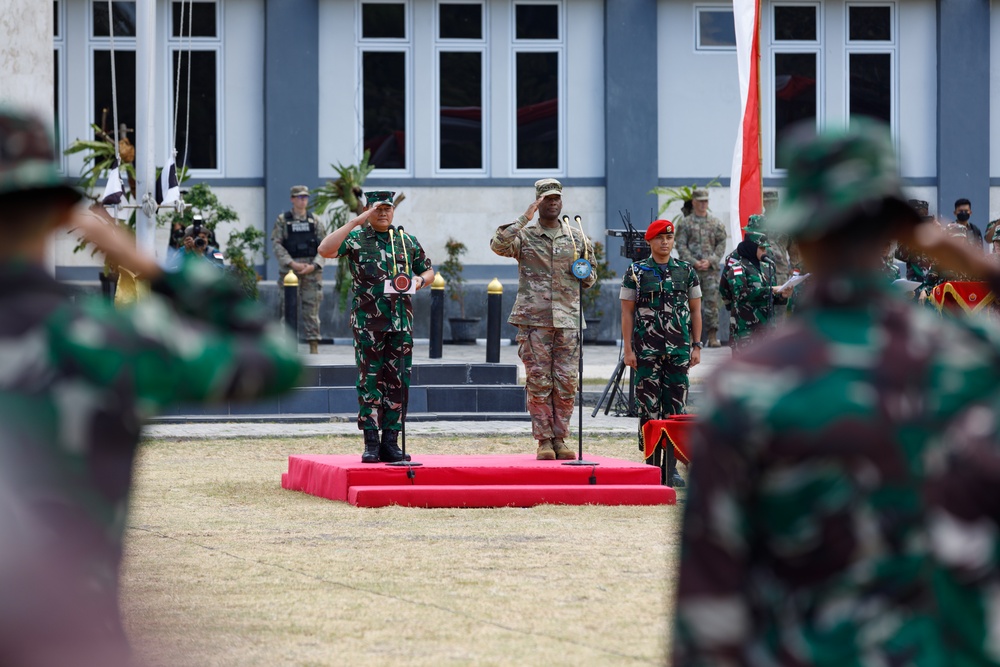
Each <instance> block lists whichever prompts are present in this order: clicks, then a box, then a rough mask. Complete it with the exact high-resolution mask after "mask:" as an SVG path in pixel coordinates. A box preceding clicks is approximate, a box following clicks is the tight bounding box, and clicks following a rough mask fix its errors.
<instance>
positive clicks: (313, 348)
mask: <svg viewBox="0 0 1000 667" xmlns="http://www.w3.org/2000/svg"><path fill="white" fill-rule="evenodd" d="M309 354H319V341H318V340H311V341H309Z"/></svg>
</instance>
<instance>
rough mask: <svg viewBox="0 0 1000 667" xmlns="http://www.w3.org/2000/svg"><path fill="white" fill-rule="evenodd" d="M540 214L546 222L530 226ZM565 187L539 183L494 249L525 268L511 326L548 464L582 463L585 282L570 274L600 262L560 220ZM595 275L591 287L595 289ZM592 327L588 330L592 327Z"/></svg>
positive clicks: (589, 281)
mask: <svg viewBox="0 0 1000 667" xmlns="http://www.w3.org/2000/svg"><path fill="white" fill-rule="evenodd" d="M536 211H537V212H538V218H539V220H538V224H537V225H530V226H529V225H528V223H529V222H530V221H531V218H532V217H533V216H534V215H535V212H536ZM560 213H562V185H561V184H560V183H559V181H557V180H556V179H554V178H543V179H541V180H539V181H537V182H536V183H535V201H534V202H532V203H531V205H530V206H528V209H527V210H526V211H525V212H524V215H520V216H518V218H517V220H515V221H514V222H511V223H508V224H506V225H502V226H500V227H498V228H497V230H496V232H495V233H494V234H493V238H492V240H491V241H490V248H491V249H492V250H493V252H495V253H496V254H498V255H500V256H501V257H513V258H514V259H516V260H517V264H518V283H517V299H516V300H515V301H514V307H513V309H512V310H511V313H510V317H509V318H508V320H507V321H508V322H510V323H511V324H513V325H514V326H516V327H517V329H518V333H517V344H518V348H517V352H518V356H520V358H521V361H522V362H524V374H525V389H526V391H527V394H528V412H529V413H530V414H531V434H532V436H533V437H534V438H535V440H537V441H538V448H537V451H536V456H537V458H538V459H540V460H554V459H556V458H559V459H574V458H576V455H575V454H574V453H573V450H572V449H571V448H570V447H568V446H567V445H566V442H565V441H566V437H567V436H568V435H569V420H570V417H571V416H572V414H573V399H574V397H575V395H576V389H577V375H578V373H579V361H580V330H579V318H580V281H579V280H577V279H576V278H575V277H574V276H573V274H572V273H571V272H570V267H571V266H572V264H573V262H574V261H575V260H576V259H577V258H579V257H584V256H585V257H587V258H590V259H592V258H593V257H594V251H593V248H592V247H591V245H590V239H588V238H587V236H586V235H585V234H584V233H583V232H582V231H581V230H577V229H573V228H572V227H570V226H569V225H568V224H566V223H564V222H563V221H561V220H560V219H559V214H560ZM596 281H597V276H596V274H595V273H594V272H592V273H591V274H590V276H588V277H587V278H586V279H584V281H583V286H584V288H590V287H591V286H593V285H594V284H595V283H596ZM586 326H587V325H586V324H584V327H586Z"/></svg>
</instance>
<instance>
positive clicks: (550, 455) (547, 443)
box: [535, 440, 556, 461]
mask: <svg viewBox="0 0 1000 667" xmlns="http://www.w3.org/2000/svg"><path fill="white" fill-rule="evenodd" d="M535 458H536V459H538V460H539V461H555V460H556V453H555V451H554V450H553V449H552V441H551V440H539V441H538V455H537V456H535Z"/></svg>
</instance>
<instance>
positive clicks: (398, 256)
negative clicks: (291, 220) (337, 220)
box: [319, 190, 434, 463]
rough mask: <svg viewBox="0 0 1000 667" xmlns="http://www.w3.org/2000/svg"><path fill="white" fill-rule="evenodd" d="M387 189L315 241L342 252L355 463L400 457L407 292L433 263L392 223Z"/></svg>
mask: <svg viewBox="0 0 1000 667" xmlns="http://www.w3.org/2000/svg"><path fill="white" fill-rule="evenodd" d="M395 196H396V193H395V192H389V191H387V190H378V191H375V192H366V193H365V205H366V208H365V210H364V212H362V213H361V215H359V216H357V217H356V218H353V219H351V220H349V221H348V222H347V223H346V224H344V226H343V227H340V228H339V229H337V230H336V231H334V232H332V233H331V234H330V235H329V236H327V237H326V238H325V239H323V242H322V243H320V246H319V252H320V254H321V255H323V257H328V258H330V259H335V258H337V257H341V256H344V257H347V259H348V264H349V266H350V269H351V280H352V283H351V284H352V286H353V288H354V300H353V303H352V304H351V329H352V330H353V332H354V359H355V363H357V366H358V381H357V383H356V385H355V388H356V389H357V392H358V428H359V429H361V431H362V432H363V433H364V438H365V450H364V453H363V454H362V455H361V462H362V463H378V462H379V461H381V462H383V463H396V462H399V461H402V460H403V452H402V450H401V449H400V448H399V446H398V445H397V444H396V443H397V441H398V439H399V432H400V431H401V430H402V429H403V419H404V418H405V415H406V407H407V406H406V401H407V399H408V398H409V389H410V368H411V367H412V365H413V303H412V302H411V299H410V295H411V294H413V293H415V292H416V291H417V290H418V289H423V288H424V287H426V286H427V285H430V284H431V282H433V280H434V267H432V266H431V261H430V260H429V259H427V254H426V253H424V249H423V248H422V247H421V245H420V242H419V241H417V239H416V237H414V236H411V235H410V234H406V233H405V232H403V228H402V227H394V226H393V224H392V221H393V220H394V219H395V216H396V205H395V200H394V197H395ZM399 281H401V282H399ZM380 430H381V432H382V434H381V438H379V431H380ZM406 460H410V455H409V454H407V455H406Z"/></svg>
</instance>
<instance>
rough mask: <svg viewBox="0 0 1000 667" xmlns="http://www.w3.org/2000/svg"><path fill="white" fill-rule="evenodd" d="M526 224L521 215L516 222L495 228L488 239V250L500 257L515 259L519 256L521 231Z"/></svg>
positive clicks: (525, 219) (526, 221) (526, 220)
mask: <svg viewBox="0 0 1000 667" xmlns="http://www.w3.org/2000/svg"><path fill="white" fill-rule="evenodd" d="M527 224H528V219H527V218H526V217H524V216H523V215H521V216H518V218H517V220H515V221H514V222H511V223H509V224H506V225H501V226H500V227H497V230H496V231H495V232H494V233H493V238H492V239H490V250H492V251H493V252H495V253H496V254H498V255H500V256H501V257H513V258H515V259H517V258H518V257H520V256H521V230H522V229H524V227H525V225H527Z"/></svg>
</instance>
